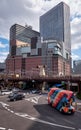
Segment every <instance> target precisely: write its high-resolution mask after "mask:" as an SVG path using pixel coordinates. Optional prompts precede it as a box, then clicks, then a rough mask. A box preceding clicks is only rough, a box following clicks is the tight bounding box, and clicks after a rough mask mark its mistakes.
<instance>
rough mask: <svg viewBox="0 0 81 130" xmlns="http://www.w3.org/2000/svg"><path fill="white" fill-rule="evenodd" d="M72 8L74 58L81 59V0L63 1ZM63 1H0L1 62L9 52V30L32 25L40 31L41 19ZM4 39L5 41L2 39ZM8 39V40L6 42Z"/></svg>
mask: <svg viewBox="0 0 81 130" xmlns="http://www.w3.org/2000/svg"><path fill="white" fill-rule="evenodd" d="M62 1H64V2H65V3H66V4H68V5H69V7H70V19H71V21H70V22H71V48H72V58H73V59H81V0H62ZM60 2H61V0H0V56H1V58H0V62H3V61H4V59H5V57H6V56H7V54H8V51H9V44H8V43H9V42H8V40H9V29H10V27H11V26H12V25H13V24H15V23H18V24H21V25H23V26H25V25H26V24H27V25H31V26H32V27H33V29H34V30H37V31H39V17H40V16H41V15H42V14H44V13H45V12H47V11H48V10H50V9H51V8H52V7H54V6H55V5H57V4H58V3H60ZM2 38H3V39H2ZM6 39H7V40H6Z"/></svg>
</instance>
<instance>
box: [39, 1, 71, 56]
mask: <svg viewBox="0 0 81 130" xmlns="http://www.w3.org/2000/svg"><path fill="white" fill-rule="evenodd" d="M40 35H41V37H42V38H43V40H48V39H51V40H57V41H60V42H63V48H64V50H65V52H64V53H65V54H64V55H65V56H64V57H66V56H67V55H71V38H70V37H71V34H70V8H69V6H68V5H66V4H65V3H63V2H61V3H59V4H58V5H57V6H55V7H54V8H52V9H51V10H49V11H48V12H46V13H45V14H44V15H42V16H41V17H40Z"/></svg>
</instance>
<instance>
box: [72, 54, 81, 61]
mask: <svg viewBox="0 0 81 130" xmlns="http://www.w3.org/2000/svg"><path fill="white" fill-rule="evenodd" d="M71 57H72V59H73V60H79V59H80V57H79V56H78V55H76V54H74V53H72V55H71Z"/></svg>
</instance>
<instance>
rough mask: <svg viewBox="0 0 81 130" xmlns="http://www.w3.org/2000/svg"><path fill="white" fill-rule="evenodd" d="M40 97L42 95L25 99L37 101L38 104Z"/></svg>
mask: <svg viewBox="0 0 81 130" xmlns="http://www.w3.org/2000/svg"><path fill="white" fill-rule="evenodd" d="M40 97H41V96H35V97H30V98H26V99H25V100H27V101H29V102H32V103H35V104H38V100H39V98H40Z"/></svg>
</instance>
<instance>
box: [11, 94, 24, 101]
mask: <svg viewBox="0 0 81 130" xmlns="http://www.w3.org/2000/svg"><path fill="white" fill-rule="evenodd" d="M8 98H9V100H10V101H17V100H22V99H23V98H25V95H24V94H22V93H11V94H10V95H9V96H8Z"/></svg>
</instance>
